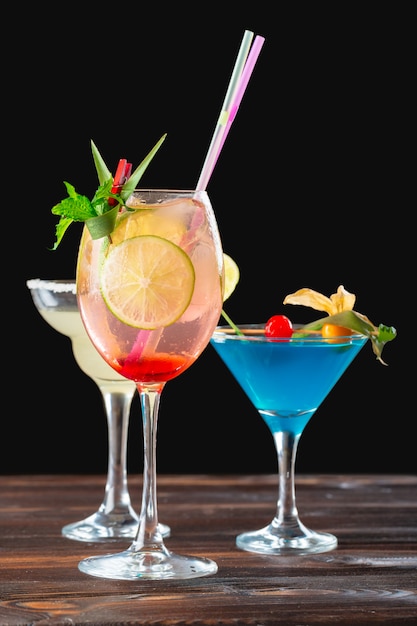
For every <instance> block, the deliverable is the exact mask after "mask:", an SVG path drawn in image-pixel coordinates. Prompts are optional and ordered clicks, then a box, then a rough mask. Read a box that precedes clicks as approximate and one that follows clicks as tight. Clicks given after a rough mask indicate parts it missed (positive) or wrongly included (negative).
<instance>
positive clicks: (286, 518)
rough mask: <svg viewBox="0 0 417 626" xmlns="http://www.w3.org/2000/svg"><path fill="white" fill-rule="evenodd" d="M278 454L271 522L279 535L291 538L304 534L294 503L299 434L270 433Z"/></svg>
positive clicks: (304, 530) (304, 529) (303, 527)
mask: <svg viewBox="0 0 417 626" xmlns="http://www.w3.org/2000/svg"><path fill="white" fill-rule="evenodd" d="M272 435H273V438H274V442H275V447H276V450H277V454H278V470H279V491H278V503H277V512H276V516H275V518H274V520H273V522H272V525H273V527H274V528H276V529H279V532H280V534H282V535H284V536H287V537H288V538H291V537H293V536H297V535H300V534H304V533H305V532H306V528H305V526H304V525H303V524H302V523H301V522H300V519H299V517H298V511H297V506H296V501H295V459H296V455H297V447H298V442H299V441H300V437H301V433H299V434H297V435H294V433H291V432H285V431H280V432H276V433H272Z"/></svg>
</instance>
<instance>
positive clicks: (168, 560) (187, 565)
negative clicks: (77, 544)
mask: <svg viewBox="0 0 417 626" xmlns="http://www.w3.org/2000/svg"><path fill="white" fill-rule="evenodd" d="M78 569H79V570H80V571H81V572H84V573H85V574H89V575H90V576H98V577H99V578H110V579H114V580H169V579H170V578H172V579H177V580H178V579H187V578H199V577H202V576H209V575H211V574H215V573H216V572H217V569H218V568H217V563H215V562H214V561H211V560H210V559H206V558H201V557H195V556H186V555H178V554H174V553H173V552H169V550H167V549H166V548H164V549H163V550H161V551H159V550H157V551H155V550H152V551H151V550H146V549H143V550H142V551H139V552H134V551H132V550H125V551H124V552H120V553H119V554H106V555H104V556H92V557H88V558H87V559H83V560H82V561H80V563H79V564H78Z"/></svg>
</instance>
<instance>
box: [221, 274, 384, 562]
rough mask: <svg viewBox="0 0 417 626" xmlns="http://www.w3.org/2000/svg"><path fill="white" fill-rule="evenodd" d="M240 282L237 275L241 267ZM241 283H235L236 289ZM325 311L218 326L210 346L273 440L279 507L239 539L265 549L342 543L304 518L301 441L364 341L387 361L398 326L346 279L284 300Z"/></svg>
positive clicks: (301, 551) (287, 550) (302, 550)
mask: <svg viewBox="0 0 417 626" xmlns="http://www.w3.org/2000/svg"><path fill="white" fill-rule="evenodd" d="M234 276H235V284H236V283H237V280H238V278H239V276H238V274H237V273H236V272H235V274H234ZM235 284H233V285H232V287H231V289H230V290H229V291H230V293H231V292H232V291H233V288H234V286H235ZM284 303H285V304H300V305H307V306H311V307H313V308H315V309H319V310H324V311H326V312H327V313H328V315H327V317H325V318H322V319H320V320H318V321H316V322H313V323H310V324H306V325H304V326H301V325H295V324H294V325H293V324H292V322H291V321H290V319H289V318H288V317H287V316H286V315H274V316H272V317H271V318H270V319H269V320H268V321H267V323H262V324H239V325H238V326H236V325H235V324H234V323H233V322H232V321H231V320H230V318H229V317H228V316H227V315H226V314H225V312H223V314H224V317H225V318H226V319H227V320H228V321H229V325H228V326H219V327H217V328H216V330H215V332H214V333H213V336H212V338H211V345H212V346H213V348H214V349H215V351H216V353H217V354H218V355H219V356H220V358H221V360H222V361H223V363H224V364H225V365H226V367H227V368H228V369H229V371H230V372H231V373H232V375H233V376H234V378H235V379H236V381H237V382H238V383H239V385H240V386H241V388H242V389H243V391H244V392H245V393H246V395H247V396H248V397H249V399H250V401H251V402H252V404H253V405H254V407H255V408H256V409H257V410H258V412H259V415H260V416H261V417H262V419H263V420H264V422H265V424H266V425H267V427H268V429H269V431H270V432H271V434H272V437H273V439H274V444H275V448H276V452H277V457H278V470H279V495H278V502H277V508H276V513H275V516H274V518H273V519H272V521H271V522H270V523H269V524H268V525H267V526H265V527H263V528H261V529H259V530H254V531H249V532H244V533H241V534H240V535H238V536H237V538H236V545H237V546H238V547H239V548H240V549H242V550H246V551H249V552H256V553H260V554H275V555H278V554H281V555H290V554H294V555H295V554H298V555H305V554H314V553H319V552H327V551H329V550H332V549H334V548H335V547H336V546H337V538H336V536H335V535H333V534H332V533H329V532H319V531H315V530H310V529H309V528H307V527H306V526H305V525H304V524H303V523H302V522H301V520H300V518H299V515H298V511H297V507H296V498H295V461H296V453H297V446H298V442H299V440H300V437H301V435H302V433H303V431H304V428H305V427H306V425H307V423H308V422H309V421H310V419H311V418H312V417H313V415H314V414H315V413H316V411H317V409H318V408H319V407H320V405H321V404H322V403H323V401H324V400H325V399H326V397H327V396H328V395H329V394H330V393H331V390H332V389H333V387H334V386H335V385H336V384H337V382H338V381H339V379H340V378H341V376H342V375H343V373H344V372H345V371H346V369H347V368H348V367H349V366H350V364H351V363H352V361H353V360H354V359H355V357H356V356H357V355H358V354H359V352H360V351H361V350H362V348H363V347H364V345H365V344H366V343H367V342H368V341H370V342H371V344H372V348H373V352H374V354H375V355H376V358H377V359H378V360H380V361H381V362H382V363H383V361H382V357H381V353H382V349H383V346H384V345H385V343H386V342H387V341H391V340H392V339H394V337H395V336H396V331H395V329H394V328H392V327H390V328H388V327H386V326H383V325H380V326H379V327H375V326H374V325H373V324H372V323H371V322H370V320H368V318H366V317H365V316H363V315H360V314H358V313H356V312H355V311H353V306H354V303H355V296H354V295H353V294H350V293H349V292H347V291H346V290H345V289H344V287H343V286H340V287H339V289H338V291H337V293H336V294H333V295H332V296H331V297H330V298H327V297H326V296H323V295H322V294H319V293H317V292H315V291H313V290H311V289H301V290H299V291H297V292H295V293H294V294H290V295H289V296H287V297H286V298H285V299H284Z"/></svg>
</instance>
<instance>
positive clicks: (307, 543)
mask: <svg viewBox="0 0 417 626" xmlns="http://www.w3.org/2000/svg"><path fill="white" fill-rule="evenodd" d="M236 545H237V547H238V548H240V549H241V550H246V551H247V552H258V553H259V554H280V555H288V556H289V555H299V556H302V555H305V554H318V553H320V552H328V551H330V550H334V549H335V548H336V547H337V538H336V537H335V536H334V535H331V534H330V533H323V532H315V531H313V530H309V529H308V528H305V527H303V528H302V529H301V528H297V529H295V530H293V531H289V530H287V531H286V532H283V530H282V529H278V528H277V527H276V526H275V525H274V523H273V522H272V523H271V524H269V525H268V526H266V527H265V528H262V529H261V530H255V531H252V532H247V533H242V534H240V535H238V536H237V537H236Z"/></svg>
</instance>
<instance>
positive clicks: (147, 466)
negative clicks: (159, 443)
mask: <svg viewBox="0 0 417 626" xmlns="http://www.w3.org/2000/svg"><path fill="white" fill-rule="evenodd" d="M164 386H165V383H160V384H153V385H146V386H144V385H141V384H140V383H138V384H137V387H138V392H139V397H140V402H141V407H142V423H143V455H144V458H143V491H142V506H141V512H140V517H139V529H138V533H137V536H136V539H135V541H134V542H133V546H132V547H133V549H134V550H140V549H142V548H154V549H159V548H161V549H163V547H164V546H163V539H162V535H161V533H160V531H159V529H158V510H157V489H156V436H157V426H158V412H159V403H160V400H161V392H162V389H163V388H164Z"/></svg>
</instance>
